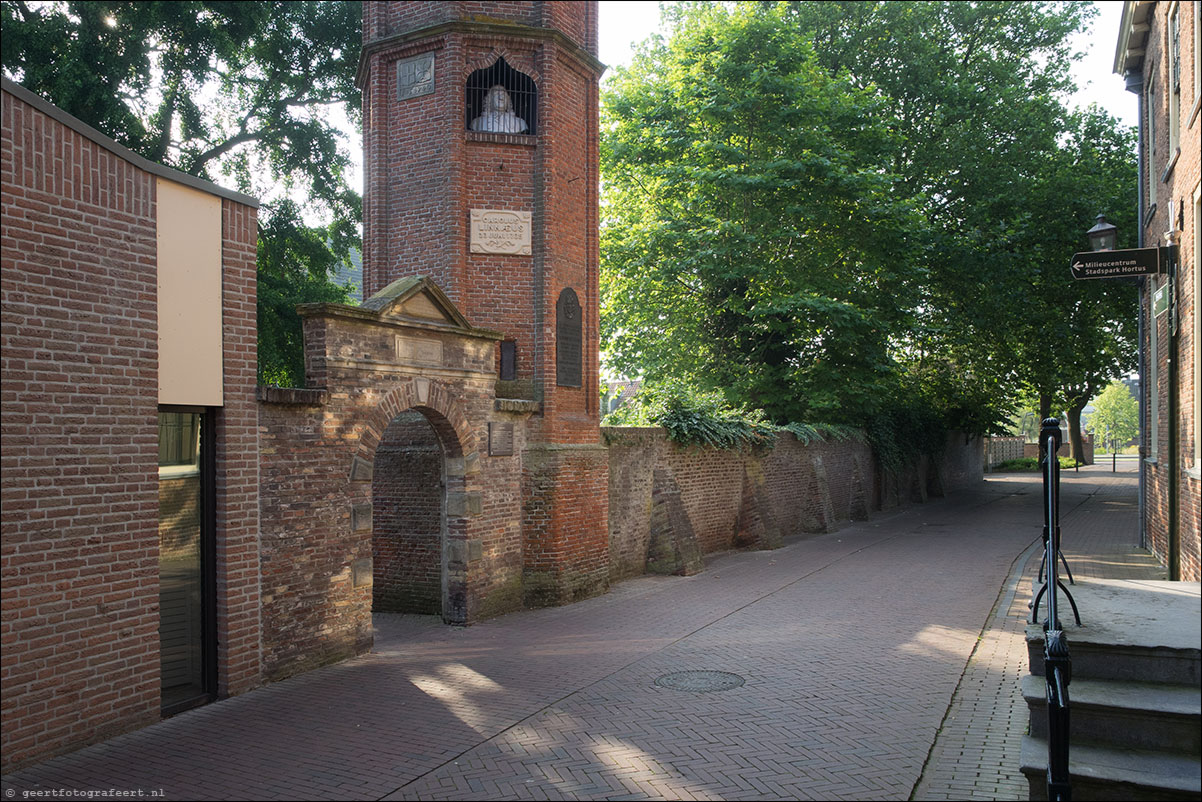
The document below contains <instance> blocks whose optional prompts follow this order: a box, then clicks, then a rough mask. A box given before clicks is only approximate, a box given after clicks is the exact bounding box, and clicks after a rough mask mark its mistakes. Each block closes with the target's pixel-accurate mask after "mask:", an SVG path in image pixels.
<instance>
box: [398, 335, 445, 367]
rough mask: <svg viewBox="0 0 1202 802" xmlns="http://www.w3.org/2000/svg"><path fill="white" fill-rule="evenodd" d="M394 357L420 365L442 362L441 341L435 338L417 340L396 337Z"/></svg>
mask: <svg viewBox="0 0 1202 802" xmlns="http://www.w3.org/2000/svg"><path fill="white" fill-rule="evenodd" d="M396 358H397V360H398V361H400V362H409V363H417V364H421V365H440V364H442V343H440V342H438V341H437V340H417V339H414V338H413V337H402V336H401V335H399V334H398V335H397V338H396Z"/></svg>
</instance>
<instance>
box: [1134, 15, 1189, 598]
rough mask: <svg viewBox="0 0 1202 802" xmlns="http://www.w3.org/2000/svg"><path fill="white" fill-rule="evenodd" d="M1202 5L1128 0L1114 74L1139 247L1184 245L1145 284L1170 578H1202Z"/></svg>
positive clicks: (1155, 494) (1155, 511)
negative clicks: (1134, 168) (1133, 168)
mask: <svg viewBox="0 0 1202 802" xmlns="http://www.w3.org/2000/svg"><path fill="white" fill-rule="evenodd" d="M1200 15H1202V3H1199V2H1196V0H1195V2H1127V3H1126V4H1125V6H1124V9H1123V21H1122V27H1121V29H1120V32H1119V41H1118V48H1117V52H1116V55H1115V67H1114V69H1115V72H1117V73H1120V74H1122V75H1125V76H1126V78H1127V87H1128V89H1129V90H1131V91H1132V92H1136V93H1138V94H1139V98H1140V138H1139V143H1140V153H1139V168H1140V188H1139V190H1140V191H1139V205H1140V209H1139V212H1140V219H1141V220H1142V221H1143V228H1142V230H1141V231H1140V246H1141V247H1145V246H1146V247H1152V246H1167V245H1173V246H1176V252H1177V258H1176V259H1175V263H1174V264H1171V265H1170V266H1168V268H1167V269H1166V271H1165V272H1163V273H1162V274H1161V275H1157V276H1147V277H1144V278H1143V279H1142V280H1141V281H1142V287H1141V292H1140V317H1141V324H1142V325H1141V327H1140V329H1141V338H1142V339H1141V342H1140V364H1141V382H1140V384H1141V387H1142V388H1143V393H1142V398H1141V402H1142V403H1141V407H1142V416H1143V421H1142V430H1143V446H1142V448H1141V454H1140V456H1141V457H1142V458H1143V463H1142V466H1141V469H1142V486H1143V494H1142V499H1143V526H1144V535H1145V538H1146V542H1147V545H1148V547H1149V548H1150V549H1151V550H1152V551H1153V552H1154V553H1155V554H1156V555H1157V556H1158V557H1159V558H1160V559H1161V560H1163V561H1165V563H1166V564H1167V565H1168V567H1169V575H1170V577H1171V578H1174V579H1184V580H1192V581H1198V580H1199V579H1200V578H1202V569H1200V565H1199V563H1200V561H1202V560H1200V556H1199V549H1200V547H1199V531H1200V530H1202V489H1200V488H1202V451H1200V450H1199V437H1200V434H1199V418H1202V410H1200V404H1202V401H1200V396H1202V389H1200V384H1199V371H1200V370H1202V367H1200V366H1199V363H1200V362H1202V353H1200V352H1199V349H1198V343H1199V338H1200V336H1202V335H1200V334H1199V325H1200V321H1199V317H1200V316H1199V314H1198V298H1199V296H1200V295H1202V288H1200V283H1199V282H1200V281H1202V278H1200V277H1199V262H1200V261H1202V255H1200V253H1202V252H1200V248H1202V243H1200V241H1199V239H1200V238H1199V229H1200V228H1202V189H1200V186H1199V176H1200V175H1202V170H1200V168H1199V160H1200V154H1202V119H1200V116H1202V112H1200V110H1202V61H1200V59H1199V50H1200V49H1202V44H1200V41H1202V22H1200Z"/></svg>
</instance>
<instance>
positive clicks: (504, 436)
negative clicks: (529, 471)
mask: <svg viewBox="0 0 1202 802" xmlns="http://www.w3.org/2000/svg"><path fill="white" fill-rule="evenodd" d="M488 456H490V457H512V456H513V424H512V423H495V422H492V421H490V422H489V424H488Z"/></svg>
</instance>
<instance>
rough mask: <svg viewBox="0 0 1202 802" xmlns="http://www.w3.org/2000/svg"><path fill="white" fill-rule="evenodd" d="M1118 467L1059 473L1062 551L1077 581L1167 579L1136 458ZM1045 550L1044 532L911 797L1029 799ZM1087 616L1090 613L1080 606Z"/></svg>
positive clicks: (1023, 487) (1024, 559) (1036, 487)
mask: <svg viewBox="0 0 1202 802" xmlns="http://www.w3.org/2000/svg"><path fill="white" fill-rule="evenodd" d="M1117 467H1118V472H1117V473H1112V472H1111V463H1110V461H1109V460H1106V461H1105V464H1102V463H1101V461H1099V464H1097V465H1093V466H1089V467H1087V468H1081V469H1079V470H1077V471H1064V472H1063V473H1062V474H1061V504H1062V508H1061V517H1060V529H1061V536H1062V538H1063V541H1062V543H1061V551H1062V552H1063V553H1064V556H1065V560H1067V561H1068V564H1069V569H1070V570H1071V571H1072V572H1073V576H1074V578H1093V577H1106V578H1112V579H1164V578H1165V569H1164V568H1163V567H1162V566H1161V565H1160V564H1159V563H1158V562H1157V561H1156V559H1155V558H1153V557H1152V556H1151V555H1150V554H1149V553H1148V552H1147V551H1145V550H1143V549H1141V548H1140V547H1139V497H1138V490H1139V487H1138V473H1137V468H1138V463H1136V462H1135V461H1130V460H1129V461H1127V462H1126V463H1125V464H1124V463H1123V462H1119V464H1118V466H1117ZM989 479H990V481H991V482H997V483H1013V484H1015V485H1017V486H1018V487H1017V488H1016V492H1022V493H1030V494H1034V495H1036V496H1038V494H1039V493H1040V492H1042V486H1041V485H1040V484H1038V483H1033V481H1032V479H1031V478H1030V476H1029V475H1023V474H1002V475H995V476H990V477H989ZM1038 503H1039V501H1038V499H1036V504H1038ZM1037 509H1038V508H1037ZM1040 515H1041V516H1042V513H1040ZM1040 523H1041V526H1042V517H1041V518H1040ZM1042 557H1043V544H1042V539H1040V540H1038V541H1036V542H1034V543H1032V544H1031V546H1030V547H1029V548H1028V549H1027V550H1026V551H1025V552H1024V553H1023V555H1022V556H1021V557H1020V558H1019V559H1018V561H1017V562H1016V569H1015V571H1014V572H1012V573H1011V575H1010V578H1009V581H1008V582H1007V583H1006V585H1005V587H1003V589H1002V593H1001V596H1000V597H999V600H998V604H997V606H996V607H995V608H994V612H993V615H992V616H991V618H990V620H989V622H988V624H987V626H986V629H985V631H984V632H982V635H981V642H980V644H979V645H978V646H977V649H976V651H975V652H974V653H973V655H972V658H971V659H970V660H969V663H968V666H967V667H966V668H965V672H964V678H963V680H961V682H960V687H959V688H958V689H957V691H956V695H955V698H954V699H953V700H952V705H951V707H950V708H949V709H948V715H947V719H946V720H945V721H944V725H943V727H942V729H941V730H940V733H939V736H938V737H937V738H936V741H935V745H934V747H933V748H932V750H931V757H930V759H929V760H928V762H927V766H926V768H925V770H924V771H923V776H922V779H921V781H920V782H919V784H918V786H917V787H916V788H915V791H914V795H913V796H912V797H911V798H912V799H922V800H945V799H946V800H968V799H993V800H1025V799H1029V798H1030V794H1029V789H1028V784H1027V780H1026V778H1025V777H1024V776H1023V775H1022V772H1021V771H1019V753H1020V752H1021V749H1022V736H1023V733H1024V732H1025V731H1026V729H1027V723H1028V715H1029V714H1028V710H1027V706H1026V704H1025V703H1024V701H1023V698H1022V692H1021V690H1020V685H1019V683H1020V682H1021V679H1022V676H1023V675H1024V674H1026V673H1027V672H1028V668H1029V667H1028V665H1027V662H1028V660H1027V642H1026V634H1025V630H1026V623H1027V618H1028V616H1029V615H1030V602H1031V597H1032V590H1033V582H1034V580H1035V577H1036V574H1037V573H1038V571H1039V566H1040V562H1041V560H1042ZM1061 571H1063V568H1061ZM1062 576H1063V573H1062ZM1064 581H1065V583H1066V584H1067V583H1068V580H1067V579H1065V580H1064ZM1062 603H1063V599H1062ZM1066 614H1067V613H1066ZM1082 615H1083V616H1086V617H1088V615H1089V613H1088V611H1082Z"/></svg>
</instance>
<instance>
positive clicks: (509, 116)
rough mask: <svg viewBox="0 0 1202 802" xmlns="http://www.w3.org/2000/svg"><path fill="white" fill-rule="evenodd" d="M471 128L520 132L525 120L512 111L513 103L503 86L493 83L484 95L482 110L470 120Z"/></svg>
mask: <svg viewBox="0 0 1202 802" xmlns="http://www.w3.org/2000/svg"><path fill="white" fill-rule="evenodd" d="M472 130H473V131H492V132H494V133H498V134H520V133H523V132H524V131H525V130H526V121H525V120H523V119H522V118H521V117H519V116H517V115H516V114H514V113H513V104H512V103H511V102H510V100H509V93H508V92H506V91H505V87H503V86H501V85H500V84H495V85H494V86H493V87H492V88H491V89H489V90H488V94H487V95H485V96H484V111H483V113H482V114H481V115H480V116H479V117H477V118H476V119H474V120H472Z"/></svg>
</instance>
